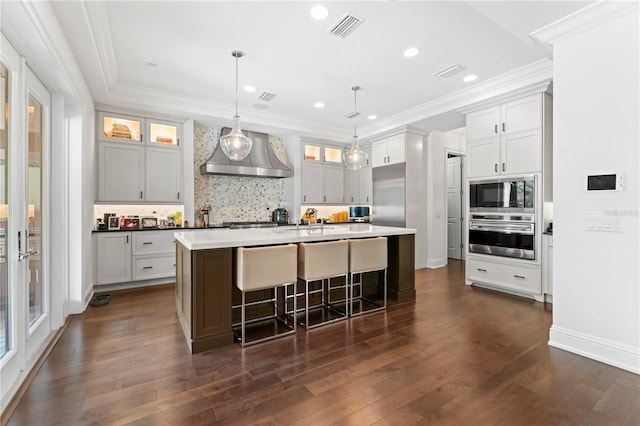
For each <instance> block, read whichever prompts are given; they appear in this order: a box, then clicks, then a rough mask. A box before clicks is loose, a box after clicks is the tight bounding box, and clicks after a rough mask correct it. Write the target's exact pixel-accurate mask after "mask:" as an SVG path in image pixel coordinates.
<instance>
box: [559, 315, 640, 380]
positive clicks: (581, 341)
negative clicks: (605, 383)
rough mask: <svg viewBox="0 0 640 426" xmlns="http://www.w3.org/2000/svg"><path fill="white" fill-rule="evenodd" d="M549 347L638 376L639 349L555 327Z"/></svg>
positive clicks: (639, 363) (639, 370) (639, 364)
mask: <svg viewBox="0 0 640 426" xmlns="http://www.w3.org/2000/svg"><path fill="white" fill-rule="evenodd" d="M549 346H553V347H555V348H559V349H563V350H565V351H569V352H573V353H575V354H578V355H582V356H585V357H587V358H591V359H594V360H596V361H600V362H604V363H605V364H609V365H613V366H614V367H618V368H622V369H623V370H627V371H631V372H632V373H636V374H640V348H634V347H632V346H628V345H622V344H620V343H616V342H612V341H610V340H606V339H601V338H599V337H595V336H591V335H588V334H584V333H580V332H577V331H573V330H569V329H566V328H563V327H558V326H556V325H552V326H551V330H550V331H549Z"/></svg>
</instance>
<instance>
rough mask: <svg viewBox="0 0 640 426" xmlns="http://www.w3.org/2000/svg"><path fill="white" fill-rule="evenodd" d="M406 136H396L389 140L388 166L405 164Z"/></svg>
mask: <svg viewBox="0 0 640 426" xmlns="http://www.w3.org/2000/svg"><path fill="white" fill-rule="evenodd" d="M406 145H407V144H406V139H405V135H404V133H403V134H400V135H395V136H392V137H390V138H389V139H388V140H387V164H398V163H404V162H405V161H407V160H406V154H405V152H406Z"/></svg>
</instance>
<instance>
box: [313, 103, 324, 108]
mask: <svg viewBox="0 0 640 426" xmlns="http://www.w3.org/2000/svg"><path fill="white" fill-rule="evenodd" d="M313 107H314V108H324V102H316V103H315V104H313Z"/></svg>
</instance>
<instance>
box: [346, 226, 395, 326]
mask: <svg viewBox="0 0 640 426" xmlns="http://www.w3.org/2000/svg"><path fill="white" fill-rule="evenodd" d="M381 270H384V279H383V286H382V292H380V286H379V285H376V292H375V299H374V298H372V295H371V294H365V293H366V290H367V285H366V284H365V283H364V282H363V274H364V273H365V272H374V271H381ZM355 275H359V280H358V282H357V283H356V282H354V276H355ZM356 289H357V290H358V292H357V293H356ZM349 295H350V296H349V315H350V316H356V315H361V314H365V313H370V312H375V311H380V310H384V309H386V307H387V238H386V237H377V238H363V239H354V240H349ZM356 303H357V305H358V306H357V307H354V305H355V304H356Z"/></svg>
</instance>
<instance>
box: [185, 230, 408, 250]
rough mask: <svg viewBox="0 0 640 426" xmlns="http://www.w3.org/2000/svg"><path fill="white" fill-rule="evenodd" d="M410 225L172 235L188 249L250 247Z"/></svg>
mask: <svg viewBox="0 0 640 426" xmlns="http://www.w3.org/2000/svg"><path fill="white" fill-rule="evenodd" d="M415 233H416V230H415V229H412V228H396V227H392V226H375V225H371V224H368V223H354V224H327V225H324V226H323V227H320V225H313V226H312V227H311V228H309V227H308V226H306V225H300V227H299V228H296V227H295V226H279V227H277V228H252V229H228V228H225V229H211V230H208V231H203V230H198V231H181V232H176V233H175V234H174V235H175V238H176V240H178V241H179V242H180V243H181V244H182V245H183V246H185V247H186V248H187V249H189V250H205V249H216V248H228V247H251V246H264V245H270V244H286V243H301V242H303V243H304V242H312V241H330V240H341V239H346V238H370V237H389V236H392V235H407V234H415Z"/></svg>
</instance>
